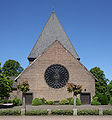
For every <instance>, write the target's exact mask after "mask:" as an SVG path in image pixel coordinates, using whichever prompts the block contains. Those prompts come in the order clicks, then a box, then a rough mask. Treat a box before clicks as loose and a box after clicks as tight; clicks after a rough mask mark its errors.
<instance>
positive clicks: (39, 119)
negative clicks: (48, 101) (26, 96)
mask: <svg viewBox="0 0 112 120" xmlns="http://www.w3.org/2000/svg"><path fill="white" fill-rule="evenodd" d="M0 120H112V116H0Z"/></svg>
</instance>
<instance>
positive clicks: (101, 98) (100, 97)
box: [96, 94, 108, 105]
mask: <svg viewBox="0 0 112 120" xmlns="http://www.w3.org/2000/svg"><path fill="white" fill-rule="evenodd" d="M96 96H97V97H98V101H99V102H100V103H101V105H108V98H107V96H106V95H103V94H97V95H96Z"/></svg>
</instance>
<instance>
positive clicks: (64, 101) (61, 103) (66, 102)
mask: <svg viewBox="0 0 112 120" xmlns="http://www.w3.org/2000/svg"><path fill="white" fill-rule="evenodd" d="M59 104H60V105H68V104H69V101H68V100H67V99H63V100H61V101H59Z"/></svg>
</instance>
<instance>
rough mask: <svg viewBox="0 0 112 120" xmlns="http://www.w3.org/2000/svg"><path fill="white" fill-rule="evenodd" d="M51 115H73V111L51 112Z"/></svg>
mask: <svg viewBox="0 0 112 120" xmlns="http://www.w3.org/2000/svg"><path fill="white" fill-rule="evenodd" d="M51 115H73V110H51Z"/></svg>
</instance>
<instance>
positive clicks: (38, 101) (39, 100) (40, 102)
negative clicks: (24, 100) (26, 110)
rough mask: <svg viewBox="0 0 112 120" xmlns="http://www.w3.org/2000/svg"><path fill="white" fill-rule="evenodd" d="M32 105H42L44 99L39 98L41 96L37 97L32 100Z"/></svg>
mask: <svg viewBox="0 0 112 120" xmlns="http://www.w3.org/2000/svg"><path fill="white" fill-rule="evenodd" d="M32 105H34V106H37V105H42V100H41V99H39V98H35V99H34V100H33V101H32Z"/></svg>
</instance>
